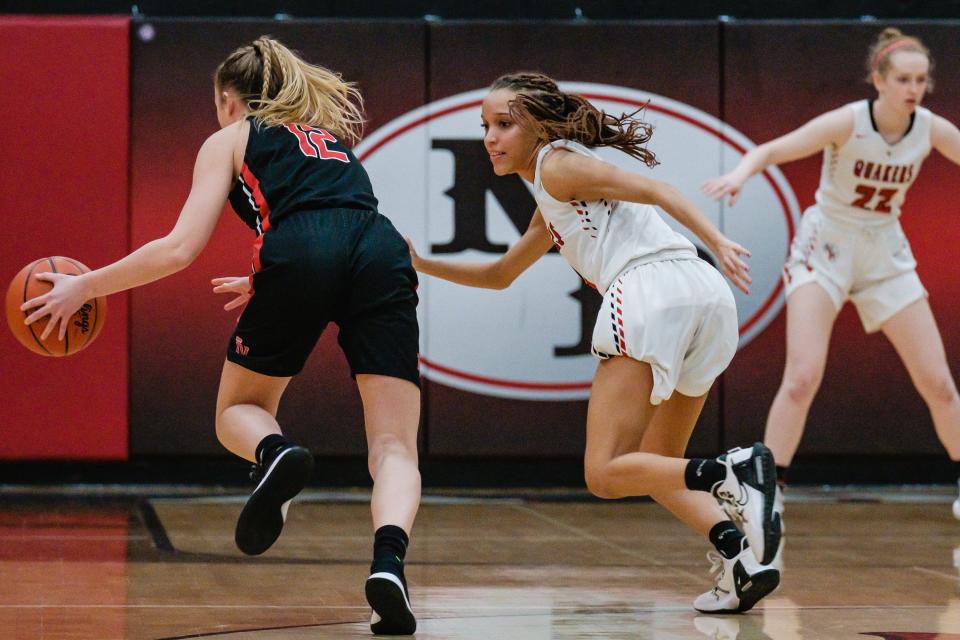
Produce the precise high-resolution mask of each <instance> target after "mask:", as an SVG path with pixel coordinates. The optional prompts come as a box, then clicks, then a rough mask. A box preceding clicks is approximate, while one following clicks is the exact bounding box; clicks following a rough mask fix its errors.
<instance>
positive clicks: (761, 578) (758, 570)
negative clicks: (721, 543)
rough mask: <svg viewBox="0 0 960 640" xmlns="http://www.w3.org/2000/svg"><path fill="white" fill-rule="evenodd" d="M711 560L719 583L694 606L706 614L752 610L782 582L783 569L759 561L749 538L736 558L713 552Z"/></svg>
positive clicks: (712, 571)
mask: <svg viewBox="0 0 960 640" xmlns="http://www.w3.org/2000/svg"><path fill="white" fill-rule="evenodd" d="M707 560H709V561H710V562H711V563H712V564H711V567H710V572H711V573H717V583H716V585H714V587H713V589H711V590H710V591H707V592H706V593H704V594H701V595H700V596H699V597H698V598H697V599H696V600H694V601H693V608H694V609H696V610H697V611H700V612H702V613H743V612H744V611H749V610H750V609H752V608H753V605H755V604H757V602H759V601H760V599H761V598H763V597H764V596H766V595H768V594H770V593H771V592H772V591H773V590H774V589H776V588H777V585H779V584H780V572H779V571H777V570H776V569H774V568H773V567H770V566H764V565H761V564H760V563H759V562H757V559H756V558H755V557H754V556H753V552H752V551H750V549H749V543H748V542H747V541H746V538H744V543H743V546H742V547H741V549H740V553H739V554H737V556H736V557H735V558H731V559H729V560H728V559H727V558H724V557H723V556H722V555H720V554H719V553H717V552H716V551H710V552H709V553H707Z"/></svg>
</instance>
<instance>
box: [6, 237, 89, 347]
mask: <svg viewBox="0 0 960 640" xmlns="http://www.w3.org/2000/svg"><path fill="white" fill-rule="evenodd" d="M87 271H90V269H88V268H87V267H86V265H84V264H83V263H82V262H78V261H76V260H73V259H72V258H64V257H63V256H53V257H49V258H40V259H39V260H35V261H33V262H31V263H30V264H28V265H27V266H25V267H24V268H23V269H21V270H20V273H18V274H17V275H16V276H14V278H13V280H12V281H11V282H10V286H9V287H7V325H8V326H9V327H10V331H11V332H12V333H13V335H14V337H15V338H16V339H17V340H19V341H20V344H22V345H23V346H25V347H26V348H27V349H30V350H31V351H34V352H36V353H39V354H41V355H44V356H57V357H59V356H68V355H70V354H73V353H76V352H78V351H80V350H81V349H83V348H84V347H86V346H87V345H89V344H90V343H91V342H93V339H94V338H96V337H97V334H99V333H100V329H102V328H103V321H104V318H105V317H106V313H107V299H106V298H102V297H101V298H94V299H93V300H87V301H86V302H84V303H83V306H82V307H80V310H79V311H77V312H76V313H75V314H73V317H72V318H70V323H69V325H68V326H67V333H66V335H65V336H64V338H63V340H60V339H59V337H58V333H59V331H58V329H59V327H58V328H57V329H54V330H53V331H52V332H51V333H50V335H48V336H47V339H46V340H41V339H40V335H41V334H42V333H43V330H44V328H46V326H47V322H48V321H49V317H46V318H40V319H39V320H37V321H36V322H34V323H32V324H29V325H26V324H23V321H24V319H25V318H26V317H27V315H29V313H30V312H26V311H21V310H20V305H22V304H23V303H24V302H26V301H27V300H30V299H31V298H36V297H37V296H39V295H43V294H44V293H46V292H47V291H50V289H52V288H53V285H51V284H50V283H49V282H47V281H46V280H38V279H37V278H35V277H33V276H34V274H37V273H45V272H54V273H66V274H70V275H79V274H81V273H86V272H87Z"/></svg>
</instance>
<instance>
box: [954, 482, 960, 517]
mask: <svg viewBox="0 0 960 640" xmlns="http://www.w3.org/2000/svg"><path fill="white" fill-rule="evenodd" d="M957 485H958V488H960V480H957ZM953 517H954V518H956V519H957V520H960V497H958V498H957V499H956V500H954V501H953Z"/></svg>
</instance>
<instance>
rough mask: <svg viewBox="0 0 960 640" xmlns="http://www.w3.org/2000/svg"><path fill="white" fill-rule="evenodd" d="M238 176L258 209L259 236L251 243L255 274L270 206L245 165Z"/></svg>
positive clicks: (267, 226)
mask: <svg viewBox="0 0 960 640" xmlns="http://www.w3.org/2000/svg"><path fill="white" fill-rule="evenodd" d="M240 175H242V176H243V181H244V182H246V183H247V186H248V187H250V192H251V193H252V194H253V201H254V202H256V203H257V208H259V209H260V235H259V236H257V240H256V242H254V243H253V270H254V272H257V271H260V249H261V248H262V247H263V236H264V234H265V233H266V232H267V230H268V229H269V228H270V205H269V204H267V199H266V198H264V197H263V191H261V190H260V181H259V180H257V176H255V175H253V171H251V170H250V167H248V166H247V164H246V163H244V164H243V167H241V169H240ZM251 284H252V283H251Z"/></svg>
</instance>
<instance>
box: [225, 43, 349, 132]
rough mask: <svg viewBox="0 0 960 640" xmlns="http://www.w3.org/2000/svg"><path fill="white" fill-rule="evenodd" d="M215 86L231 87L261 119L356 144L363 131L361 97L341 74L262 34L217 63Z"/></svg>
mask: <svg viewBox="0 0 960 640" xmlns="http://www.w3.org/2000/svg"><path fill="white" fill-rule="evenodd" d="M215 81H216V83H217V88H218V90H219V89H222V88H226V87H232V88H233V89H235V90H236V91H237V92H238V93H239V94H240V97H241V98H242V99H243V100H244V101H245V102H246V103H247V106H248V108H249V109H250V115H252V116H254V117H255V118H257V119H258V120H260V121H261V122H263V123H264V124H266V125H268V126H271V125H283V124H308V125H310V126H314V127H318V128H321V129H326V130H328V131H330V132H331V133H332V134H334V135H335V136H337V137H338V138H340V139H341V140H343V141H344V142H346V143H347V144H351V145H352V144H355V143H356V142H358V141H359V140H360V137H361V135H362V133H363V122H364V120H363V97H362V96H361V95H360V92H359V91H358V90H357V89H356V87H355V85H354V84H353V83H350V82H345V81H344V80H343V79H342V77H341V76H340V74H338V73H335V72H333V71H330V70H329V69H326V68H324V67H321V66H319V65H312V64H309V63H307V62H305V61H304V60H303V59H301V58H300V57H299V56H297V55H296V54H295V53H294V52H293V51H291V50H290V49H288V48H287V47H285V46H284V45H283V44H282V43H280V42H279V41H277V40H274V39H273V38H270V37H269V36H261V37H259V38H257V39H256V40H254V41H253V43H252V44H250V45H247V46H243V47H240V48H239V49H237V50H236V51H234V52H233V53H231V54H230V55H229V56H228V57H227V59H226V60H224V61H223V62H222V63H220V66H219V67H217V71H216V74H215Z"/></svg>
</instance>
